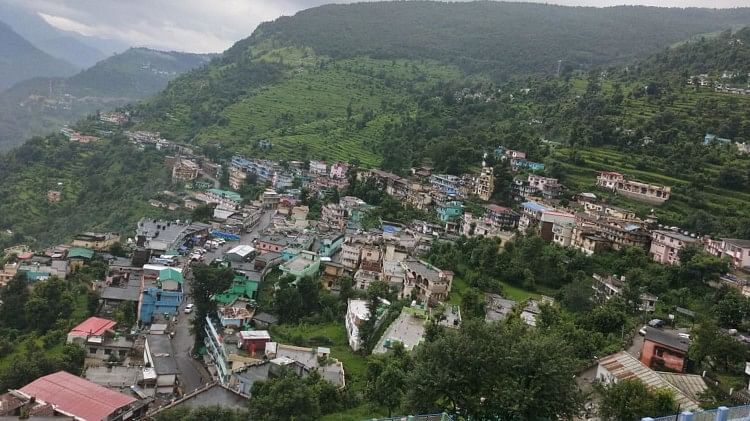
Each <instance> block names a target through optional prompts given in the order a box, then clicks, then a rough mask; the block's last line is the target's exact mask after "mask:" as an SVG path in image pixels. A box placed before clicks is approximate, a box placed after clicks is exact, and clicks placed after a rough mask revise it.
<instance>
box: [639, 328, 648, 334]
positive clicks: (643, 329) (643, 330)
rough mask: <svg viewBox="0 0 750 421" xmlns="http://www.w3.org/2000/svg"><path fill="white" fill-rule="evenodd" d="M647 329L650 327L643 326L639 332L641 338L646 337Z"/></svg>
mask: <svg viewBox="0 0 750 421" xmlns="http://www.w3.org/2000/svg"><path fill="white" fill-rule="evenodd" d="M646 329H648V326H643V327H642V328H641V330H639V331H638V334H639V335H641V336H646Z"/></svg>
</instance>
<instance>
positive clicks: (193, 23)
mask: <svg viewBox="0 0 750 421" xmlns="http://www.w3.org/2000/svg"><path fill="white" fill-rule="evenodd" d="M0 1H7V2H12V3H16V4H17V5H18V6H20V7H23V8H25V9H27V10H29V11H31V12H34V13H36V14H38V15H39V16H41V17H42V18H44V19H45V20H46V21H47V23H49V24H51V25H52V26H55V27H57V28H59V29H62V30H67V31H74V32H78V33H80V34H82V35H88V36H96V37H99V38H109V39H116V40H120V41H124V42H126V43H128V44H129V45H132V46H136V47H151V48H156V49H162V50H176V51H190V52H221V51H224V50H225V49H227V48H228V47H230V46H231V45H232V44H233V43H234V42H236V41H238V40H240V39H242V38H245V37H247V36H249V35H250V34H251V33H252V31H253V30H254V29H255V27H256V26H257V25H258V24H259V23H261V22H265V21H269V20H273V19H275V18H277V17H279V16H283V15H287V16H288V15H293V14H294V13H296V12H298V11H300V10H303V9H306V8H309V7H314V6H319V5H321V4H326V3H347V1H336V0H0ZM529 1H533V2H537V3H554V4H561V5H568V6H596V7H606V6H615V5H622V4H643V5H649V6H664V7H710V8H729V7H741V6H750V0H529Z"/></svg>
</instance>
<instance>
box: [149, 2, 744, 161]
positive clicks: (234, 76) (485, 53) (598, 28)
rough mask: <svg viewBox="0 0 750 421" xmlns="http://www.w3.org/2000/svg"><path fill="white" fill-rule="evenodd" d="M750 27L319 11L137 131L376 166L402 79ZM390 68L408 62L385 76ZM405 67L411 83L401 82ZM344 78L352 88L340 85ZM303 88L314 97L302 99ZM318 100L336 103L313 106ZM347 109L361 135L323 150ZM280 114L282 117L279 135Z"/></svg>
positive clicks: (178, 97) (589, 54) (208, 78)
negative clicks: (265, 141) (266, 143)
mask: <svg viewBox="0 0 750 421" xmlns="http://www.w3.org/2000/svg"><path fill="white" fill-rule="evenodd" d="M748 19H750V8H745V9H733V10H731V11H722V10H708V9H667V8H652V7H612V8H584V7H563V6H551V5H543V4H528V3H500V2H455V3H444V2H381V3H355V4H350V5H328V6H321V7H317V8H313V9H308V10H305V11H302V12H299V13H298V14H296V15H295V16H292V17H281V18H279V19H277V20H275V21H273V22H268V23H264V24H262V25H260V26H259V27H258V28H257V29H256V31H255V32H254V33H253V34H252V36H250V37H248V38H246V39H244V40H241V41H239V42H237V43H236V44H235V45H234V46H233V47H231V48H230V49H229V50H227V51H226V52H225V53H224V54H223V56H222V58H221V59H220V60H216V61H215V62H214V63H212V64H211V65H210V66H208V67H206V68H205V69H203V70H202V71H199V72H192V73H190V74H188V75H185V76H184V77H182V78H179V79H178V80H176V81H175V82H174V83H172V84H171V85H170V87H169V88H168V89H167V91H165V92H164V94H163V95H161V96H158V97H156V98H155V99H154V100H152V101H149V103H148V104H146V105H145V106H144V107H143V111H142V114H143V120H144V121H145V123H146V124H145V125H146V126H148V127H152V128H154V129H158V130H161V131H163V132H164V133H167V134H169V135H171V136H172V137H173V138H175V139H196V141H197V142H198V143H199V144H208V143H214V144H215V143H216V142H219V143H220V144H221V145H222V146H229V145H232V146H233V147H236V148H239V149H241V150H249V149H250V147H251V145H252V144H254V142H255V141H257V140H259V139H261V138H270V139H272V140H275V141H276V142H277V144H279V146H280V148H277V150H276V151H272V152H270V153H271V154H277V155H279V156H281V155H283V154H284V153H286V151H288V152H289V153H296V154H300V155H305V154H308V153H310V154H312V155H313V156H314V155H315V154H318V155H321V154H322V155H326V156H331V157H337V158H346V157H350V156H352V155H356V154H358V157H359V158H358V159H366V160H367V161H368V162H371V163H376V162H379V159H378V158H377V155H381V156H382V151H381V150H379V145H377V142H376V141H374V140H373V139H374V138H379V137H380V136H381V133H382V129H383V128H384V127H385V125H386V123H388V121H389V119H392V117H393V116H394V114H396V115H398V112H394V110H395V107H392V108H393V109H392V110H391V111H386V110H385V109H384V108H382V107H380V104H381V103H386V104H388V103H394V102H395V101H396V98H400V97H403V96H404V94H405V93H406V90H409V92H408V93H409V95H407V97H409V98H407V103H409V104H411V105H413V104H414V96H415V94H416V93H418V92H417V91H418V90H419V89H418V88H420V86H413V87H411V88H409V86H411V85H412V84H413V82H414V80H411V78H414V77H418V78H419V80H423V82H424V83H422V85H430V84H435V83H440V82H441V80H440V79H441V77H438V75H443V76H444V75H445V74H446V72H447V73H449V74H452V75H454V76H452V77H458V74H464V75H467V76H476V77H485V78H490V79H491V80H493V81H496V82H502V81H507V80H509V79H511V78H513V77H514V76H518V75H526V74H541V75H550V74H555V73H556V72H557V71H559V72H560V73H561V75H567V74H570V73H571V72H572V71H575V70H587V69H590V68H593V67H595V66H609V65H613V64H617V63H626V62H630V61H632V60H635V59H643V58H646V57H647V56H649V55H651V54H653V53H656V52H657V51H659V50H661V49H663V48H665V47H667V46H669V45H671V44H673V43H675V42H678V41H683V40H685V39H687V38H690V37H692V36H695V35H697V34H702V33H706V32H712V31H717V30H723V29H725V28H728V27H731V26H732V25H735V24H736V23H738V22H741V21H743V20H744V21H747V20H748ZM384 27H387V28H388V30H387V31H385V30H383V28H384ZM365 57H366V58H367V60H368V61H366V62H364V61H363V59H364V58H365ZM393 60H396V61H398V60H407V62H402V63H400V64H401V65H403V67H402V66H398V67H396V66H395V65H394V66H389V64H390V63H391V61H393ZM558 60H560V61H558ZM327 63H337V64H338V65H327ZM359 64H361V66H360V65H359ZM410 66H416V67H415V68H419V69H420V74H419V75H418V74H416V73H414V74H410V72H409V71H408V69H409V67H410ZM271 74H273V75H272V76H271ZM252 75H258V76H259V78H253V77H252ZM346 80H355V81H357V82H358V83H359V84H360V86H355V85H354V84H352V83H337V82H340V81H346ZM399 85H401V86H399ZM308 86H310V87H312V88H313V90H312V91H310V90H309V89H304V88H306V87H308ZM381 87H382V88H384V89H380V88H381ZM423 87H424V86H423ZM322 90H327V91H328V92H336V94H335V95H332V96H331V98H327V99H330V100H328V101H325V102H324V103H323V104H316V103H315V102H314V101H315V99H316V94H317V93H319V92H320V91H322ZM391 90H394V91H395V92H392V91H391ZM367 93H369V94H370V95H367ZM308 94H309V95H308ZM303 98H306V99H307V101H305V100H304V99H303ZM350 104H351V107H353V108H354V109H355V110H358V111H359V113H358V114H361V115H363V116H364V115H367V116H368V117H369V116H371V115H372V117H374V118H373V119H372V120H373V121H372V123H371V124H366V125H365V128H364V129H363V130H365V133H363V134H362V136H361V137H353V136H351V135H350V134H349V133H344V132H342V130H339V131H338V133H336V135H337V136H339V137H340V139H341V142H345V143H346V145H345V146H342V145H340V144H338V143H336V142H330V141H328V139H330V137H331V133H330V132H331V127H340V121H338V119H340V118H341V117H342V116H346V115H347V108H348V106H349V105H350ZM269 107H271V108H269ZM186 108H187V109H189V112H185V109H186ZM269 110H273V113H271V112H269ZM367 110H369V111H370V112H369V113H366V112H365V111H367ZM271 114H273V116H272V115H271ZM279 116H285V117H290V118H286V119H285V120H284V121H283V123H284V124H285V126H284V127H283V130H282V127H281V123H282V121H280V120H279V118H280V117H279ZM248 140H249V142H248ZM354 151H356V154H353V153H352V152H354ZM298 157H304V156H298Z"/></svg>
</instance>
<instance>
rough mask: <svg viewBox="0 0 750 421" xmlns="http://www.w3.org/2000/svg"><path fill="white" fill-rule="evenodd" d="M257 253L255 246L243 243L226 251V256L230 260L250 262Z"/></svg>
mask: <svg viewBox="0 0 750 421" xmlns="http://www.w3.org/2000/svg"><path fill="white" fill-rule="evenodd" d="M255 254H256V252H255V247H253V246H251V245H248V244H241V245H238V246H235V247H233V248H232V249H231V250H229V251H228V252H226V253H225V254H224V258H225V259H227V260H229V261H230V262H249V261H250V260H252V259H253V257H255Z"/></svg>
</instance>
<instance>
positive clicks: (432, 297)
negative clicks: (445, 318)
mask: <svg viewBox="0 0 750 421" xmlns="http://www.w3.org/2000/svg"><path fill="white" fill-rule="evenodd" d="M402 265H403V266H404V271H405V272H406V279H405V281H404V296H408V295H409V294H410V293H411V291H412V290H416V291H417V297H419V298H420V299H422V300H424V301H425V302H427V303H428V304H429V305H431V306H435V305H437V304H438V303H439V302H443V301H445V300H447V299H448V295H449V294H450V292H451V287H452V285H453V272H451V271H448V270H442V269H438V268H436V267H435V266H433V265H431V264H429V263H427V262H424V261H421V260H415V259H407V260H405V261H404V262H403V263H402Z"/></svg>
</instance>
